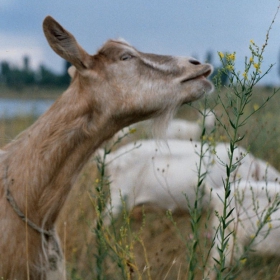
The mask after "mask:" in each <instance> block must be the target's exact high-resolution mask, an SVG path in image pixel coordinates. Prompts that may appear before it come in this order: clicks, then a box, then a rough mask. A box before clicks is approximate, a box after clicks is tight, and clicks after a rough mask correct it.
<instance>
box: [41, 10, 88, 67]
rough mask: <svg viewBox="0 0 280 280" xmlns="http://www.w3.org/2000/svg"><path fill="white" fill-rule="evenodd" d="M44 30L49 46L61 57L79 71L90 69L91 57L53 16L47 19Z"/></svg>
mask: <svg viewBox="0 0 280 280" xmlns="http://www.w3.org/2000/svg"><path fill="white" fill-rule="evenodd" d="M43 30H44V33H45V36H46V38H47V40H48V43H49V45H50V46H51V48H52V49H53V50H54V51H55V52H56V53H57V54H58V55H59V56H61V57H62V58H64V59H66V60H67V61H69V62H71V63H72V64H73V65H74V66H75V67H76V68H77V70H79V71H82V70H85V69H88V68H89V66H90V61H91V60H90V55H89V54H88V53H87V52H86V51H85V50H84V49H83V48H82V47H81V46H80V45H79V44H78V43H77V41H76V39H75V37H74V36H73V35H72V34H71V33H70V32H68V31H67V30H65V29H64V28H63V27H62V26H61V25H60V24H59V23H58V22H57V21H55V20H54V19H53V18H52V17H51V16H47V17H46V18H45V20H44V22H43Z"/></svg>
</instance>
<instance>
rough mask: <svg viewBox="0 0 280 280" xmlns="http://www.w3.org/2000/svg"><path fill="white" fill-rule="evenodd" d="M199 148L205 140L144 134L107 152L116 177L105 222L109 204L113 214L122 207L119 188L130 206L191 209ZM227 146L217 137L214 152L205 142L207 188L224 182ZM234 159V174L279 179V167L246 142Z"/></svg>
mask: <svg viewBox="0 0 280 280" xmlns="http://www.w3.org/2000/svg"><path fill="white" fill-rule="evenodd" d="M200 150H201V144H200V142H195V141H183V140H169V141H168V142H167V145H164V144H162V145H160V146H158V143H157V142H156V141H154V140H143V141H140V142H138V143H136V144H135V143H130V144H127V145H125V146H123V147H121V148H119V149H118V150H116V151H115V152H112V153H111V154H109V155H107V158H106V163H107V166H106V170H107V171H106V173H107V174H108V176H109V178H110V182H111V183H110V190H111V202H110V203H111V204H110V203H108V204H107V206H106V209H107V212H106V213H105V224H108V223H109V222H110V219H109V218H110V217H109V215H108V211H109V209H111V211H112V217H116V215H117V214H118V213H119V211H120V208H121V206H122V202H121V197H120V193H121V196H122V197H123V198H124V199H125V200H126V206H127V208H128V210H130V209H132V208H133V207H134V206H136V205H141V204H145V203H152V204H155V205H157V206H159V207H162V208H163V209H170V210H172V211H173V210H176V209H181V210H184V211H188V210H189V207H190V206H192V205H193V202H194V201H195V192H196V187H197V183H198V174H197V172H198V171H197V166H198V164H199V155H200ZM228 150H229V144H226V143H217V145H216V146H215V148H214V151H215V153H214V152H213V151H211V149H210V147H209V146H208V145H206V144H205V146H204V151H203V153H204V157H203V161H202V170H201V174H203V173H204V172H207V174H206V177H205V180H204V181H205V183H207V185H208V188H213V189H216V188H219V187H220V186H221V185H222V183H223V179H224V178H225V177H226V168H225V166H222V164H221V163H223V164H228V162H229V157H228ZM135 159H137V160H135ZM234 162H236V163H237V162H238V167H237V168H236V170H235V171H234V173H232V180H236V179H240V178H243V179H244V180H245V179H247V180H249V179H250V180H258V179H260V178H266V179H268V180H271V181H272V180H275V179H277V178H279V179H280V173H279V172H278V171H277V170H276V169H275V168H273V167H270V166H268V165H265V164H264V162H263V161H261V160H259V159H257V158H255V157H254V156H252V155H251V154H247V152H246V150H245V149H243V148H242V147H238V148H237V149H236V150H235V152H234ZM259 163H261V164H259ZM124 174H125V175H124ZM201 190H203V188H201ZM186 197H187V198H188V203H187V200H186ZM207 199H208V198H206V197H205V199H202V202H201V203H202V205H201V206H202V207H203V206H206V203H207V201H208V200H207Z"/></svg>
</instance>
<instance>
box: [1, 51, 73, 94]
mask: <svg viewBox="0 0 280 280" xmlns="http://www.w3.org/2000/svg"><path fill="white" fill-rule="evenodd" d="M63 63H64V67H63V73H62V74H56V73H55V72H53V71H52V70H50V69H48V68H47V67H46V66H45V65H43V64H42V65H40V66H39V69H38V70H36V71H34V70H33V69H31V67H30V58H29V57H28V56H24V57H23V67H19V66H12V65H11V63H9V62H8V61H2V62H1V63H0V84H3V85H6V86H8V87H11V88H17V89H20V88H23V87H25V86H33V85H37V86H51V87H65V86H67V85H68V84H69V83H70V77H69V75H68V72H67V70H68V68H69V67H70V65H71V64H70V63H69V62H68V61H64V62H63Z"/></svg>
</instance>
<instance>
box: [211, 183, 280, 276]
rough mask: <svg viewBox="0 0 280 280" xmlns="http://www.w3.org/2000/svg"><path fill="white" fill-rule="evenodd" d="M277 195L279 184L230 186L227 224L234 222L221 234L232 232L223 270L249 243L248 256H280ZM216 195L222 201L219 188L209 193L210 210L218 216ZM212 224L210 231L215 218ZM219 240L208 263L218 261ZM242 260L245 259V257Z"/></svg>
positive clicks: (279, 189)
mask: <svg viewBox="0 0 280 280" xmlns="http://www.w3.org/2000/svg"><path fill="white" fill-rule="evenodd" d="M279 195H280V185H279V182H267V181H259V182H252V181H250V182H249V181H240V182H236V183H235V184H232V185H231V195H230V197H229V198H228V202H229V207H228V212H229V211H230V210H231V209H233V208H234V210H233V211H232V213H231V215H230V216H229V218H228V219H227V221H229V220H231V219H232V218H233V219H234V220H233V222H231V223H230V224H229V226H228V227H227V229H226V233H225V236H228V235H229V234H230V233H231V232H232V235H231V236H230V238H229V242H228V246H227V251H226V253H225V256H226V261H225V266H226V267H229V265H230V262H231V259H232V258H233V260H232V261H233V262H235V261H236V260H240V257H242V254H243V253H244V247H245V246H246V245H248V244H250V242H252V244H251V247H250V252H251V253H254V254H258V255H262V256H280V244H279V236H280V208H279V203H280V196H279ZM218 196H220V197H221V198H224V196H225V195H224V189H223V188H219V189H215V190H214V191H213V195H212V202H211V204H212V208H213V209H214V210H216V211H217V212H218V213H219V215H222V213H223V208H224V206H223V203H222V202H221V200H220V199H219V198H218ZM272 209H274V211H273V210H272ZM213 221H214V223H213V225H214V228H217V227H218V226H219V221H218V218H217V217H214V218H213ZM258 231H259V232H258ZM219 240H220V238H219V237H218V238H217V237H216V240H215V243H216V245H215V246H214V247H213V248H212V253H211V260H212V261H213V259H212V258H213V257H214V258H216V259H217V260H219V252H218V250H217V248H216V247H217V246H220V243H219V242H220V241H219ZM247 253H248V252H247ZM243 257H247V254H246V255H245V256H243ZM213 263H214V261H213ZM210 267H213V265H210ZM211 274H212V276H211V279H216V278H215V275H214V274H215V273H214V272H213V271H212V272H211V273H210V275H211Z"/></svg>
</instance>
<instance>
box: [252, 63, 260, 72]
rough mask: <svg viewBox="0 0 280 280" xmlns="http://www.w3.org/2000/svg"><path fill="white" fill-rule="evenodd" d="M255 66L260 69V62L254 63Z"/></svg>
mask: <svg viewBox="0 0 280 280" xmlns="http://www.w3.org/2000/svg"><path fill="white" fill-rule="evenodd" d="M253 66H254V67H255V68H256V70H257V71H258V70H259V69H260V64H259V63H254V64H253Z"/></svg>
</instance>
